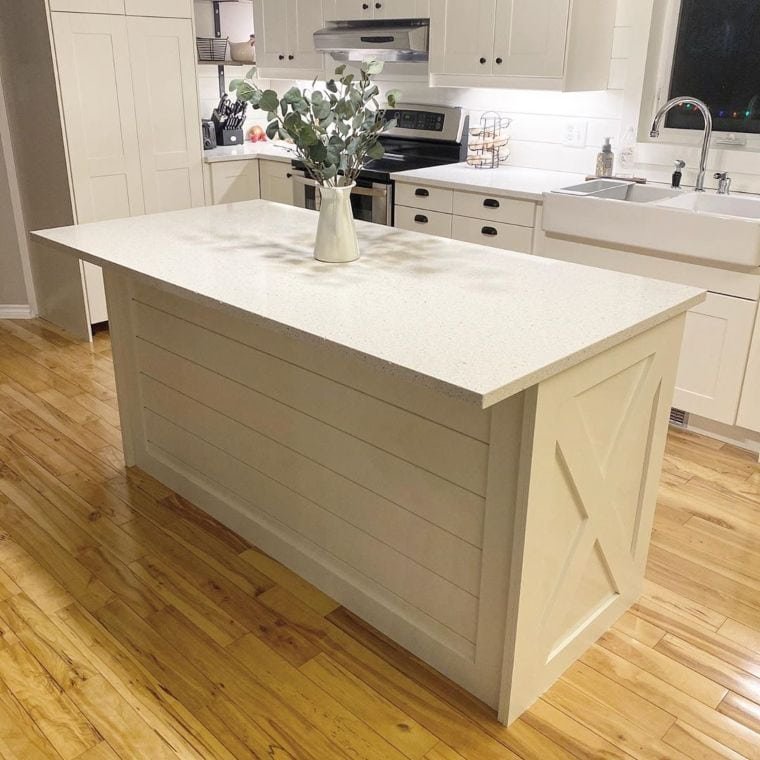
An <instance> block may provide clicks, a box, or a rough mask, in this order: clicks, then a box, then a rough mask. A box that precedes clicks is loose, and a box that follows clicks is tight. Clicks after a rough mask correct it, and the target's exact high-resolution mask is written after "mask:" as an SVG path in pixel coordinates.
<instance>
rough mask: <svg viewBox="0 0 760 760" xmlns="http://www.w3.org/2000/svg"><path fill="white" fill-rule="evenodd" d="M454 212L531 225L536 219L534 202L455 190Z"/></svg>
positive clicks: (490, 220)
mask: <svg viewBox="0 0 760 760" xmlns="http://www.w3.org/2000/svg"><path fill="white" fill-rule="evenodd" d="M454 213H455V214H458V215H459V216H471V217H473V218H475V219H486V220H488V221H489V222H501V223H502V224H517V225H520V226H521V227H533V226H534V225H535V221H536V204H535V203H533V202H532V201H516V200H512V199H511V198H499V197H498V196H496V195H483V194H481V193H463V192H461V191H456V192H455V193H454Z"/></svg>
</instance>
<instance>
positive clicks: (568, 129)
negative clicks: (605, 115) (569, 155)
mask: <svg viewBox="0 0 760 760" xmlns="http://www.w3.org/2000/svg"><path fill="white" fill-rule="evenodd" d="M587 136H588V121H586V119H569V120H568V121H566V122H565V126H564V129H563V130H562V144H563V145H565V146H566V147H568V148H585V147H586V137H587Z"/></svg>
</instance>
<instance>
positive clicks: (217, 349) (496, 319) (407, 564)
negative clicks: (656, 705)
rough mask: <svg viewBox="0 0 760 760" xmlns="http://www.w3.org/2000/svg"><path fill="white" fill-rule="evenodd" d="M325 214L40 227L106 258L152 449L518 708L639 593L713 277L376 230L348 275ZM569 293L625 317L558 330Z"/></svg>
mask: <svg viewBox="0 0 760 760" xmlns="http://www.w3.org/2000/svg"><path fill="white" fill-rule="evenodd" d="M252 218H253V219H255V220H257V221H259V222H260V225H261V226H262V227H264V226H265V225H272V226H273V227H276V226H279V228H280V229H281V230H282V229H289V230H291V231H290V232H287V233H282V235H281V238H280V240H279V242H278V243H266V242H265V241H266V240H268V239H270V240H271V239H274V234H273V232H272V231H271V230H270V231H269V232H270V233H271V234H272V237H269V238H268V237H267V230H262V231H261V235H260V237H257V235H255V234H254V235H252V234H250V233H248V234H246V232H245V231H244V230H245V229H246V228H245V222H246V220H248V221H249V222H250V220H251V219H252ZM315 222H316V218H315V217H313V216H311V215H310V214H309V212H306V211H302V210H297V209H286V207H280V206H273V205H271V204H266V203H263V202H260V201H256V202H252V203H246V204H237V205H235V206H227V207H216V208H209V209H203V210H200V211H195V212H193V215H192V216H191V215H188V213H187V212H176V213H174V214H165V215H157V216H153V217H145V218H142V219H133V220H123V221H120V222H108V223H102V224H96V225H87V226H82V227H78V228H67V229H63V230H54V231H48V232H45V233H39V234H38V235H37V237H38V239H39V241H40V242H42V243H44V244H46V245H48V246H53V247H54V248H58V249H63V250H65V251H67V252H69V253H73V254H74V255H77V256H80V257H82V258H84V259H85V260H90V261H93V262H95V263H98V264H99V265H100V266H103V268H104V271H105V275H106V291H107V297H108V306H109V314H110V318H111V334H112V340H113V347H114V361H115V366H116V371H117V386H118V391H119V403H120V411H121V417H122V427H123V432H124V445H125V450H126V455H127V460H128V463H129V464H130V465H137V466H139V467H141V468H143V469H144V470H146V471H147V472H149V473H150V474H151V475H153V476H155V477H157V478H158V479H159V480H160V481H162V482H163V483H165V484H167V485H168V486H170V487H171V488H173V489H174V490H176V491H177V492H179V493H181V494H182V495H184V496H186V497H187V498H188V499H190V500H192V501H193V502H194V503H196V504H198V505H200V506H201V507H203V508H204V509H205V510H206V511H208V512H209V513H210V514H212V515H213V516H214V517H216V518H217V519H219V520H220V521H222V522H223V523H225V524H226V525H228V526H230V527H231V528H232V529H234V530H236V531H237V532H239V533H240V534H241V535H243V536H245V537H246V538H248V539H250V540H251V541H252V542H254V543H255V544H256V545H257V546H259V547H260V548H262V549H263V550H264V551H266V552H268V553H269V554H271V555H272V556H273V557H275V558H276V559H278V560H280V561H281V562H283V563H284V564H285V565H287V566H288V567H290V568H292V569H293V570H294V571H296V572H297V573H299V574H300V575H301V576H302V577H304V578H305V579H307V580H309V581H310V582H312V583H314V584H315V585H316V586H318V587H319V588H320V589H322V590H323V591H324V592H326V593H327V594H329V595H331V596H332V597H334V598H335V599H336V600H338V601H339V602H340V603H342V604H343V605H345V606H346V607H347V608H348V609H350V610H352V611H353V612H355V613H356V614H358V615H360V616H361V617H362V618H364V619H365V620H367V621H368V622H370V623H371V624H373V625H374V626H376V627H377V628H378V629H379V630H381V631H382V632H383V633H385V634H386V635H388V636H389V637H391V638H392V639H393V640H395V641H396V642H398V643H399V644H401V645H402V646H404V647H406V648H407V649H409V650H410V651H411V652H413V653H414V654H416V655H418V656H419V657H420V658H421V659H423V660H424V661H425V662H427V663H429V664H430V665H432V666H433V667H435V668H437V669H438V670H439V671H441V672H442V673H444V674H445V675H447V676H448V677H450V678H451V679H452V680H454V681H456V682H457V683H459V684H461V685H462V686H463V687H464V688H466V689H467V690H469V691H470V692H472V693H473V694H475V695H476V696H477V697H479V698H480V699H482V700H484V701H485V702H487V703H488V704H489V705H491V706H493V707H494V708H496V709H498V713H499V719H500V720H501V721H503V722H505V723H509V722H511V721H512V720H514V719H515V718H516V717H517V716H519V715H520V713H521V712H523V711H524V710H525V709H526V708H528V707H529V706H530V705H531V704H532V702H534V701H535V700H536V699H537V698H538V697H539V696H540V695H541V693H542V692H543V691H544V690H545V689H546V688H548V687H549V686H550V685H551V684H552V683H553V681H554V680H555V679H556V678H557V677H558V676H559V675H560V674H561V673H562V671H563V670H564V669H565V668H567V667H568V666H569V665H570V664H571V663H572V662H573V661H574V660H576V659H577V658H578V657H579V656H580V655H581V654H582V653H583V651H584V650H585V649H586V648H587V647H588V646H589V645H590V644H591V643H592V642H593V641H594V640H595V639H596V638H597V637H598V636H599V635H600V634H601V633H603V632H604V631H605V630H606V629H607V628H609V627H610V626H611V625H612V623H613V622H614V621H615V619H616V618H617V617H618V616H619V615H621V614H622V613H623V612H624V611H625V610H626V609H627V608H628V607H629V606H630V605H631V604H632V603H633V602H634V600H635V599H636V598H637V596H638V594H639V592H640V585H641V582H642V579H643V573H644V563H645V560H646V554H647V549H648V544H649V536H650V532H651V525H652V518H653V512H654V505H655V492H656V487H657V482H658V478H659V473H660V467H661V461H662V454H663V448H664V439H665V433H666V426H667V419H668V412H669V404H670V399H671V396H672V393H673V387H674V383H675V372H676V365H677V360H678V346H679V345H680V341H681V335H682V330H683V321H684V313H685V311H686V310H687V309H688V308H690V307H691V306H693V305H694V304H695V303H697V302H699V300H701V298H702V294H701V293H700V292H699V291H697V290H694V289H691V288H686V287H681V286H676V285H671V284H668V283H662V282H650V281H647V280H642V279H640V278H635V277H629V276H626V275H618V274H615V273H610V272H602V271H600V270H593V269H587V268H584V267H577V266H574V265H568V264H564V263H562V262H547V261H546V260H533V259H531V258H530V257H527V256H521V255H518V254H510V253H504V252H494V251H492V250H490V249H486V248H481V247H478V246H471V245H466V244H462V243H456V242H451V241H441V240H438V239H433V238H428V237H427V236H422V235H417V234H414V233H407V232H401V231H398V230H390V229H389V228H378V229H375V228H373V227H372V226H370V225H360V240H361V242H362V247H363V249H364V250H365V256H364V258H363V259H362V260H361V261H360V262H358V263H357V264H356V265H350V266H349V267H339V268H337V269H336V268H335V267H333V268H330V267H329V265H320V264H318V263H316V262H313V261H311V260H310V259H309V256H310V246H311V241H312V240H313V235H314V225H315ZM225 223H226V224H227V225H232V229H230V227H229V226H228V227H227V228H226V236H225V237H224V240H223V241H218V240H217V241H216V242H215V241H214V237H213V236H214V235H215V234H216V232H215V231H216V230H217V229H219V226H220V225H223V224H225ZM235 225H237V227H236V226H235ZM283 225H285V226H283ZM287 225H290V226H289V227H288V226H287ZM236 229H237V234H239V235H240V237H239V238H238V241H239V242H230V241H233V240H234V239H235V238H234V235H235V230H236ZM162 230H163V232H162ZM178 237H179V238H181V242H179V243H178V242H177V238H178ZM282 237H284V238H286V239H285V240H284V241H283V239H282ZM172 239H173V240H174V244H173V245H174V246H175V248H174V250H172V243H171V242H170V241H171V240H172ZM429 241H434V244H432V245H431V243H430V242H429ZM177 246H179V248H177ZM180 249H182V250H180ZM130 251H131V253H130ZM182 251H184V256H185V258H184V260H183V253H182ZM399 251H407V252H410V253H408V258H407V257H405V256H403V255H399ZM428 251H429V253H428ZM428 255H429V256H430V257H431V258H427V257H428ZM212 259H213V261H212ZM183 261H184V266H181V265H182V264H183ZM199 262H200V263H199ZM352 267H355V268H354V269H352ZM457 267H458V268H457ZM191 270H192V271H191ZM517 283H519V285H520V288H522V287H525V288H531V287H532V288H533V290H532V294H533V295H532V299H530V300H528V299H525V300H524V301H523V302H521V303H520V304H518V303H517V301H518V300H519V298H518V296H517V295H516V293H517V291H516V290H515V291H513V292H511V293H510V292H509V291H510V288H512V287H513V286H515V285H516V284H517ZM540 283H543V286H542V285H541V284H540ZM560 283H561V284H562V286H563V287H564V288H566V289H569V290H570V291H571V293H570V296H571V297H566V294H565V295H561V294H560V293H559V291H558V290H556V289H557V288H558V287H559V286H560ZM225 288H227V296H226V297H225V296H224V292H223V291H224V289H225ZM405 288H406V290H405ZM605 288H606V289H607V290H604V289H605ZM552 289H554V291H555V297H556V299H557V300H559V301H563V303H566V304H571V303H572V301H573V298H572V296H573V295H575V296H576V297H580V295H581V294H582V293H584V292H585V293H588V292H590V291H596V290H597V289H599V290H598V293H599V301H600V303H601V306H603V307H604V308H605V309H607V310H608V311H607V313H596V311H595V308H599V307H600V303H597V304H596V305H595V308H589V307H588V305H586V306H584V307H581V304H578V308H577V310H576V312H575V313H573V314H566V315H565V317H566V321H565V322H563V323H560V322H559V321H554V322H553V321H552V318H550V317H553V318H554V319H555V320H556V314H553V315H552V314H550V315H547V316H546V321H545V323H544V324H543V325H542V324H539V322H538V320H539V319H540V318H541V314H542V313H543V312H545V311H551V306H550V304H549V301H548V299H549V297H550V296H551V294H552ZM573 290H575V293H573V292H572V291H573ZM626 291H627V292H628V294H629V296H630V299H631V303H628V304H627V303H625V301H624V299H623V295H624V294H625V292H626ZM603 292H604V293H607V295H602V293H603ZM478 293H480V299H476V300H473V297H474V296H475V295H476V294H478ZM331 294H332V298H329V297H327V296H330V295H331ZM283 299H284V300H283ZM616 303H617V304H618V305H617V306H616V305H615V304H616ZM444 305H446V307H447V308H445V309H443V308H442V307H443V306H444ZM382 306H384V307H386V308H387V309H388V310H389V312H388V317H387V319H386V320H385V322H384V323H382V322H381V319H382V318H381V316H380V315H381V313H382V312H381V310H379V309H380V307H382ZM465 306H467V307H468V309H469V310H468V312H467V313H466V314H463V313H462V310H461V308H463V307H465ZM460 307H461V308H460ZM518 308H520V309H522V311H521V312H520V314H522V316H520V314H518V313H517V311H516V309H518ZM564 308H570V307H569V306H566V307H564ZM412 309H416V318H415V321H414V322H412V321H411V320H412V317H413V315H412V313H411V311H410V310H412ZM510 309H512V310H513V312H512V313H511V312H510ZM325 310H328V315H327V316H325V315H324V312H325ZM330 312H331V313H330ZM526 315H527V316H526ZM357 320H358V321H359V325H358V326H357ZM373 320H374V321H373ZM404 320H406V321H407V322H406V323H407V324H408V325H409V334H408V336H406V337H404V336H402V337H399V335H398V330H399V329H400V328H401V326H402V325H403V324H404ZM573 320H574V321H576V322H577V323H579V324H574V323H573ZM527 325H530V326H531V327H532V329H533V331H534V332H533V334H532V335H531V334H528V333H527ZM468 330H469V331H470V333H471V338H470V340H469V343H468V342H467V340H466V338H467V335H468ZM431 331H432V332H431ZM476 333H477V334H476ZM447 351H448V352H449V355H448V357H447V356H446V352H447ZM517 351H521V352H522V353H520V354H517V353H515V354H514V355H513V356H510V352H517ZM489 356H490V357H491V358H490V359H489V358H488V357H489ZM486 364H487V366H486Z"/></svg>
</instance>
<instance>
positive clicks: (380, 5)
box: [375, 3, 383, 10]
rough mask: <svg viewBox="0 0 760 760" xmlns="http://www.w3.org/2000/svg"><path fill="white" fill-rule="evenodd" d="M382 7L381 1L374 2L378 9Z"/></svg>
mask: <svg viewBox="0 0 760 760" xmlns="http://www.w3.org/2000/svg"><path fill="white" fill-rule="evenodd" d="M382 7H383V4H382V3H375V8H377V9H378V10H380V9H381V8H382Z"/></svg>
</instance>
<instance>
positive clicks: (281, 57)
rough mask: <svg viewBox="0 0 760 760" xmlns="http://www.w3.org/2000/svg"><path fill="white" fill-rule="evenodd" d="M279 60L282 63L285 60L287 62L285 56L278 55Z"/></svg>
mask: <svg viewBox="0 0 760 760" xmlns="http://www.w3.org/2000/svg"><path fill="white" fill-rule="evenodd" d="M277 58H278V59H279V60H280V61H284V60H285V56H284V55H278V56H277Z"/></svg>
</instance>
